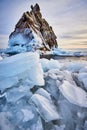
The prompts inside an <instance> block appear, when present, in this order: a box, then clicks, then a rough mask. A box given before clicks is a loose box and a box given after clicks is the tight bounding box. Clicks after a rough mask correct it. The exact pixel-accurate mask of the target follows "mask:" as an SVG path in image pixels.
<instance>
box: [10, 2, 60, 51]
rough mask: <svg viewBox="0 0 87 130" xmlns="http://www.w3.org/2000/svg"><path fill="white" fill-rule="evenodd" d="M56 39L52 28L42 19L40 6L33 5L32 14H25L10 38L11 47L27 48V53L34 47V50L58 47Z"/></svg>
mask: <svg viewBox="0 0 87 130" xmlns="http://www.w3.org/2000/svg"><path fill="white" fill-rule="evenodd" d="M56 38H57V37H56V35H55V33H54V31H53V29H52V27H51V26H49V24H48V22H47V21H46V20H45V19H44V18H43V17H42V14H41V12H40V7H39V5H38V4H35V6H33V5H31V11H30V12H28V11H27V12H25V13H23V15H22V17H21V18H20V20H19V21H18V23H17V24H16V26H15V30H14V31H13V32H12V33H11V34H10V36H9V46H10V47H15V46H21V47H24V46H25V47H26V49H25V50H26V51H30V50H31V48H32V47H33V48H34V50H35V49H37V48H39V49H40V50H50V49H52V48H54V47H58V45H57V40H56ZM31 46H32V47H31ZM30 47H31V48H30Z"/></svg>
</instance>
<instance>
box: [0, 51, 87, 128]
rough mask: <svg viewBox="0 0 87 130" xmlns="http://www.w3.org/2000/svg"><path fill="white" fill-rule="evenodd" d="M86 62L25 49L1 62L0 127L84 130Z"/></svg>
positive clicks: (85, 123) (85, 126)
mask: <svg viewBox="0 0 87 130" xmlns="http://www.w3.org/2000/svg"><path fill="white" fill-rule="evenodd" d="M86 79H87V61H85V62H80V63H77V61H75V62H71V61H67V62H66V63H65V62H60V61H59V60H54V59H50V60H48V59H45V58H43V59H40V58H39V55H38V54H37V53H33V52H27V53H21V54H17V55H15V56H11V57H7V58H5V59H2V60H1V61H0V92H1V93H0V129H1V130H86V129H87V80H86Z"/></svg>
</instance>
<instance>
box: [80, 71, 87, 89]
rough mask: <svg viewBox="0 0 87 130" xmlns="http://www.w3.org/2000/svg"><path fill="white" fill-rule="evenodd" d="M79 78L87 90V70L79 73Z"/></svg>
mask: <svg viewBox="0 0 87 130" xmlns="http://www.w3.org/2000/svg"><path fill="white" fill-rule="evenodd" d="M78 80H79V82H82V83H83V85H84V87H85V89H86V90H87V73H85V72H83V73H79V74H78Z"/></svg>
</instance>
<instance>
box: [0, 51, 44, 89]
mask: <svg viewBox="0 0 87 130" xmlns="http://www.w3.org/2000/svg"><path fill="white" fill-rule="evenodd" d="M27 77H28V79H29V80H30V81H31V82H32V84H33V85H44V80H43V70H42V67H41V64H40V63H39V55H38V54H37V53H33V52H29V53H21V54H18V55H15V56H11V57H8V58H5V59H4V60H2V61H1V62H0V90H2V91H3V90H4V89H6V88H10V87H12V86H13V85H15V84H17V83H18V81H19V80H23V79H25V78H27Z"/></svg>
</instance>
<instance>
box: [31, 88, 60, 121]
mask: <svg viewBox="0 0 87 130" xmlns="http://www.w3.org/2000/svg"><path fill="white" fill-rule="evenodd" d="M43 95H44V96H43ZM30 102H31V103H32V104H34V105H35V107H36V109H37V111H38V112H39V114H40V115H41V116H42V118H43V119H44V120H45V121H46V122H49V121H52V120H56V119H60V118H61V117H60V116H59V114H58V112H57V110H56V107H55V105H54V103H53V102H52V100H51V99H50V98H49V93H48V98H47V92H45V94H44V91H43V90H42V95H41V92H40V94H34V95H33V96H32V97H31V99H30Z"/></svg>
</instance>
